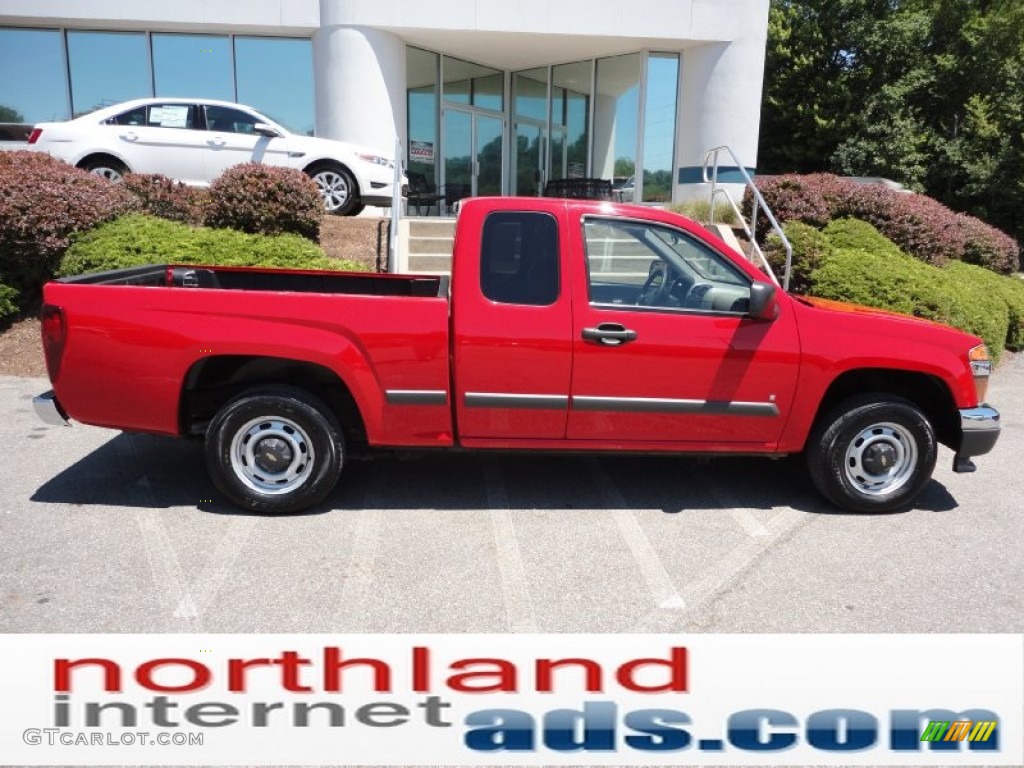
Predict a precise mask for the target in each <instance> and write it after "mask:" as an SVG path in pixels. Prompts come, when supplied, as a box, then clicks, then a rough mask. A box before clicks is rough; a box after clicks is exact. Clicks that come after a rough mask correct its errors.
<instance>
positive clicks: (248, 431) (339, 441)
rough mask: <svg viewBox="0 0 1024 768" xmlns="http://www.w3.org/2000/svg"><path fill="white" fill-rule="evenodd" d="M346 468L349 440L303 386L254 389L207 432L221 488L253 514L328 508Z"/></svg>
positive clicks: (210, 465) (211, 465)
mask: <svg viewBox="0 0 1024 768" xmlns="http://www.w3.org/2000/svg"><path fill="white" fill-rule="evenodd" d="M303 459H308V460H307V461H303ZM343 462H344V438H343V437H342V434H341V428H340V427H339V425H338V422H337V419H336V418H335V417H334V414H333V413H332V412H331V410H330V408H329V407H328V406H327V404H326V403H324V402H323V401H322V400H320V398H318V397H315V396H314V395H311V394H310V393H308V392H306V391H305V390H302V389H299V388H297V387H289V386H283V385H272V386H260V387H254V388H253V389H250V390H247V391H245V392H243V393H242V394H241V395H239V396H238V397H236V398H235V399H234V400H232V401H230V402H229V403H228V404H227V405H225V406H224V407H223V408H221V410H220V411H218V413H217V415H216V416H215V417H214V419H213V421H212V422H210V426H209V428H208V429H207V432H206V466H207V470H208V471H209V473H210V477H211V479H212V480H213V483H214V485H216V486H217V488H218V490H220V492H221V493H223V494H224V495H225V496H227V497H228V498H229V499H230V500H231V501H232V502H234V503H235V504H237V505H238V506H240V507H243V508H245V509H249V510H253V511H254V512H264V513H271V514H284V513H288V512H297V511H299V510H302V509H306V508H307V507H311V506H313V505H314V504H316V503H318V502H320V501H322V500H323V499H324V498H325V497H326V496H327V494H329V493H330V492H331V491H332V490H333V489H334V486H335V485H336V484H337V482H338V476H339V475H340V473H341V467H342V464H343Z"/></svg>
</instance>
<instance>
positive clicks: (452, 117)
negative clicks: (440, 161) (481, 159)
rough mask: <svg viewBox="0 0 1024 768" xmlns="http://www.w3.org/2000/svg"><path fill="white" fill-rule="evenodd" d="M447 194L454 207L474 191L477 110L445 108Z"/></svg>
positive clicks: (448, 201) (446, 199) (444, 141)
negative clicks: (475, 111)
mask: <svg viewBox="0 0 1024 768" xmlns="http://www.w3.org/2000/svg"><path fill="white" fill-rule="evenodd" d="M443 145H444V180H443V181H444V193H445V204H446V205H447V206H448V207H449V208H451V206H452V204H454V203H455V201H456V200H461V199H462V198H464V197H469V196H470V195H472V194H473V113H472V112H466V111H464V110H461V109H446V110H444V136H443Z"/></svg>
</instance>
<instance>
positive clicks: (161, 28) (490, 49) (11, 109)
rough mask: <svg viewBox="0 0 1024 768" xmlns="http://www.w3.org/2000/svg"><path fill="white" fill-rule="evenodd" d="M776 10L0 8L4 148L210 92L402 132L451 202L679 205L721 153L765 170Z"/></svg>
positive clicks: (96, 3) (277, 4) (468, 1)
mask: <svg viewBox="0 0 1024 768" xmlns="http://www.w3.org/2000/svg"><path fill="white" fill-rule="evenodd" d="M768 3H769V0H730V1H729V2H722V1H721V0H632V2H629V3H627V2H623V1H622V0H515V2H511V3H503V2H497V0H443V1H442V2H435V3H426V2H414V1H413V0H175V1H174V2H167V1H166V0H163V1H160V2H158V1H157V0H93V1H92V2H81V0H0V124H2V123H6V124H7V126H6V129H7V130H6V133H7V135H6V136H3V135H0V138H12V135H17V134H19V133H21V132H23V128H20V127H19V126H21V125H26V124H31V123H34V122H40V121H43V120H61V119H67V118H69V117H71V116H72V115H73V114H80V113H83V112H87V111H89V110H91V109H93V108H95V107H96V106H98V105H105V104H110V103H115V102H118V101H124V100H126V99H129V98H135V97H139V96H150V95H157V96H194V97H200V96H205V97H216V98H225V99H228V100H232V101H240V102H243V103H247V104H251V105H252V106H254V107H257V108H260V109H262V110H263V111H265V112H268V113H269V114H270V115H271V116H275V117H280V118H281V119H282V120H283V121H284V122H285V123H286V124H291V125H292V126H293V127H296V128H298V129H299V130H305V131H309V132H314V131H315V133H316V134H317V135H319V136H326V137H329V138H336V139H344V140H349V141H354V142H358V143H360V144H365V145H370V146H376V147H379V148H380V149H381V150H384V151H388V152H390V151H391V148H392V147H393V146H394V141H395V139H396V138H397V139H398V140H399V141H400V142H401V145H402V147H403V148H404V153H405V155H406V163H407V167H408V169H409V171H410V174H411V178H412V177H413V175H417V174H421V175H422V178H423V179H424V180H425V181H426V182H427V183H433V184H436V185H438V187H440V188H442V189H447V191H448V192H449V193H454V194H456V196H460V195H465V194H469V195H473V194H526V195H532V194H538V193H539V192H540V191H542V190H543V187H544V184H545V183H546V182H547V181H549V180H556V179H562V178H577V177H594V178H604V179H612V180H613V181H614V182H615V184H616V186H617V187H618V188H619V190H620V196H622V197H635V199H636V200H638V201H650V202H663V201H667V200H675V201H678V200H681V199H685V198H686V197H689V196H692V195H693V194H694V192H695V190H696V188H697V187H696V186H695V185H696V182H698V181H699V178H700V167H701V165H702V161H703V159H704V154H705V152H706V151H707V150H708V149H709V148H711V147H715V146H718V145H722V144H725V145H729V146H730V147H732V148H733V149H734V150H735V152H736V153H737V155H738V157H740V158H742V160H743V162H744V165H745V166H747V167H748V168H749V169H751V170H752V169H753V168H754V167H755V166H756V159H757V141H758V121H759V114H760V102H761V86H762V80H763V76H764V52H765V38H766V34H767V25H768ZM641 169H642V172H641ZM417 178H419V177H418V176H417ZM720 178H723V180H729V178H730V177H729V176H728V174H726V175H725V176H724V177H723V176H722V175H720Z"/></svg>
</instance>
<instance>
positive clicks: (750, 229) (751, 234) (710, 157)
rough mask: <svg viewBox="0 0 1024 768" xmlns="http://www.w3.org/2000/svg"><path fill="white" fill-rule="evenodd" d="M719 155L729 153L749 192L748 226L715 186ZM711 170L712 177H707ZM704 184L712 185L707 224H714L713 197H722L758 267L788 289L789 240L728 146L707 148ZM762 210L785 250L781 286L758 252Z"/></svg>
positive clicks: (764, 258)
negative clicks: (759, 264) (784, 267)
mask: <svg viewBox="0 0 1024 768" xmlns="http://www.w3.org/2000/svg"><path fill="white" fill-rule="evenodd" d="M721 152H728V153H729V157H730V158H732V162H733V164H734V167H735V168H736V169H737V170H738V171H739V172H740V174H741V175H742V176H743V180H744V184H745V186H746V188H747V189H749V190H750V192H751V194H752V195H753V198H754V205H753V209H752V210H751V212H750V223H749V224H747V222H746V220H745V219H744V218H743V214H742V213H740V209H739V206H737V205H736V201H735V200H733V199H732V195H730V194H729V192H728V190H726V189H724V188H722V187H720V186H719V185H718V155H719V154H720V153H721ZM709 170H710V172H711V175H710V177H709V176H708V171H709ZM703 176H704V183H705V184H711V198H710V211H709V212H708V223H709V224H714V223H715V198H716V197H717V196H719V195H721V196H723V197H724V198H725V199H726V201H728V203H729V207H730V208H732V210H733V213H734V214H735V215H736V218H737V220H738V221H739V222H740V224H741V225H742V226H743V232H744V234H746V236H747V239H748V240H749V241H750V249H751V251H753V252H755V253H757V255H758V257H759V258H760V259H761V265H762V266H763V268H764V270H765V272H767V273H768V276H769V277H770V278H771V279H772V282H774V283H775V284H776V285H781V287H782V288H783V290H789V277H790V273H791V272H792V271H793V246H792V245H791V244H790V242H789V238H787V237H786V233H785V232H783V231H782V227H781V226H779V222H778V220H777V219H776V218H775V214H774V213H772V209H771V208H769V207H768V203H766V202H765V199H764V197H762V196H761V191H760V190H759V189H758V188H757V185H756V184H754V180H753V178H751V176H750V174H749V173H747V169H746V168H745V167H744V165H743V163H741V162H740V159H739V158H738V157H736V153H735V152H733V151H732V148H731V147H728V146H725V145H723V146H721V147H715V148H714V149H709V150H708V151H707V154H706V155H704V166H703ZM761 209H764V214H765V216H767V217H768V222H769V223H770V224H771V225H772V229H773V230H774V231H775V234H777V235H778V236H779V239H780V240H781V241H782V246H783V247H784V248H785V249H786V271H785V273H784V274H783V276H782V283H779V279H778V278H777V277H776V276H775V272H774V270H772V267H771V264H769V263H768V257H767V256H765V255H764V251H763V250H761V246H760V245H758V244H757V236H756V235H757V215H758V213H760V211H761Z"/></svg>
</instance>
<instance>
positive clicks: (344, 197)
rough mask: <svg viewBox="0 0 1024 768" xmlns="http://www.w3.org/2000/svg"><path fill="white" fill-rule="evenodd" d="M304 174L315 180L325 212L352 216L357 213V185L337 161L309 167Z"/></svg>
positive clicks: (358, 201) (358, 200) (346, 169)
mask: <svg viewBox="0 0 1024 768" xmlns="http://www.w3.org/2000/svg"><path fill="white" fill-rule="evenodd" d="M306 175H308V176H309V178H311V179H312V180H313V181H314V182H316V185H317V187H318V188H319V190H320V198H321V199H322V200H323V202H324V210H325V211H326V212H327V213H333V214H336V215H338V216H354V215H355V214H356V213H358V211H356V207H357V206H358V205H359V204H360V199H359V186H358V185H357V184H356V180H355V177H354V176H352V173H351V172H350V171H349V170H348V168H346V167H344V166H343V165H338V164H337V163H321V164H320V165H314V166H313V167H312V168H309V169H308V170H307V171H306ZM360 210H361V209H360Z"/></svg>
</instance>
